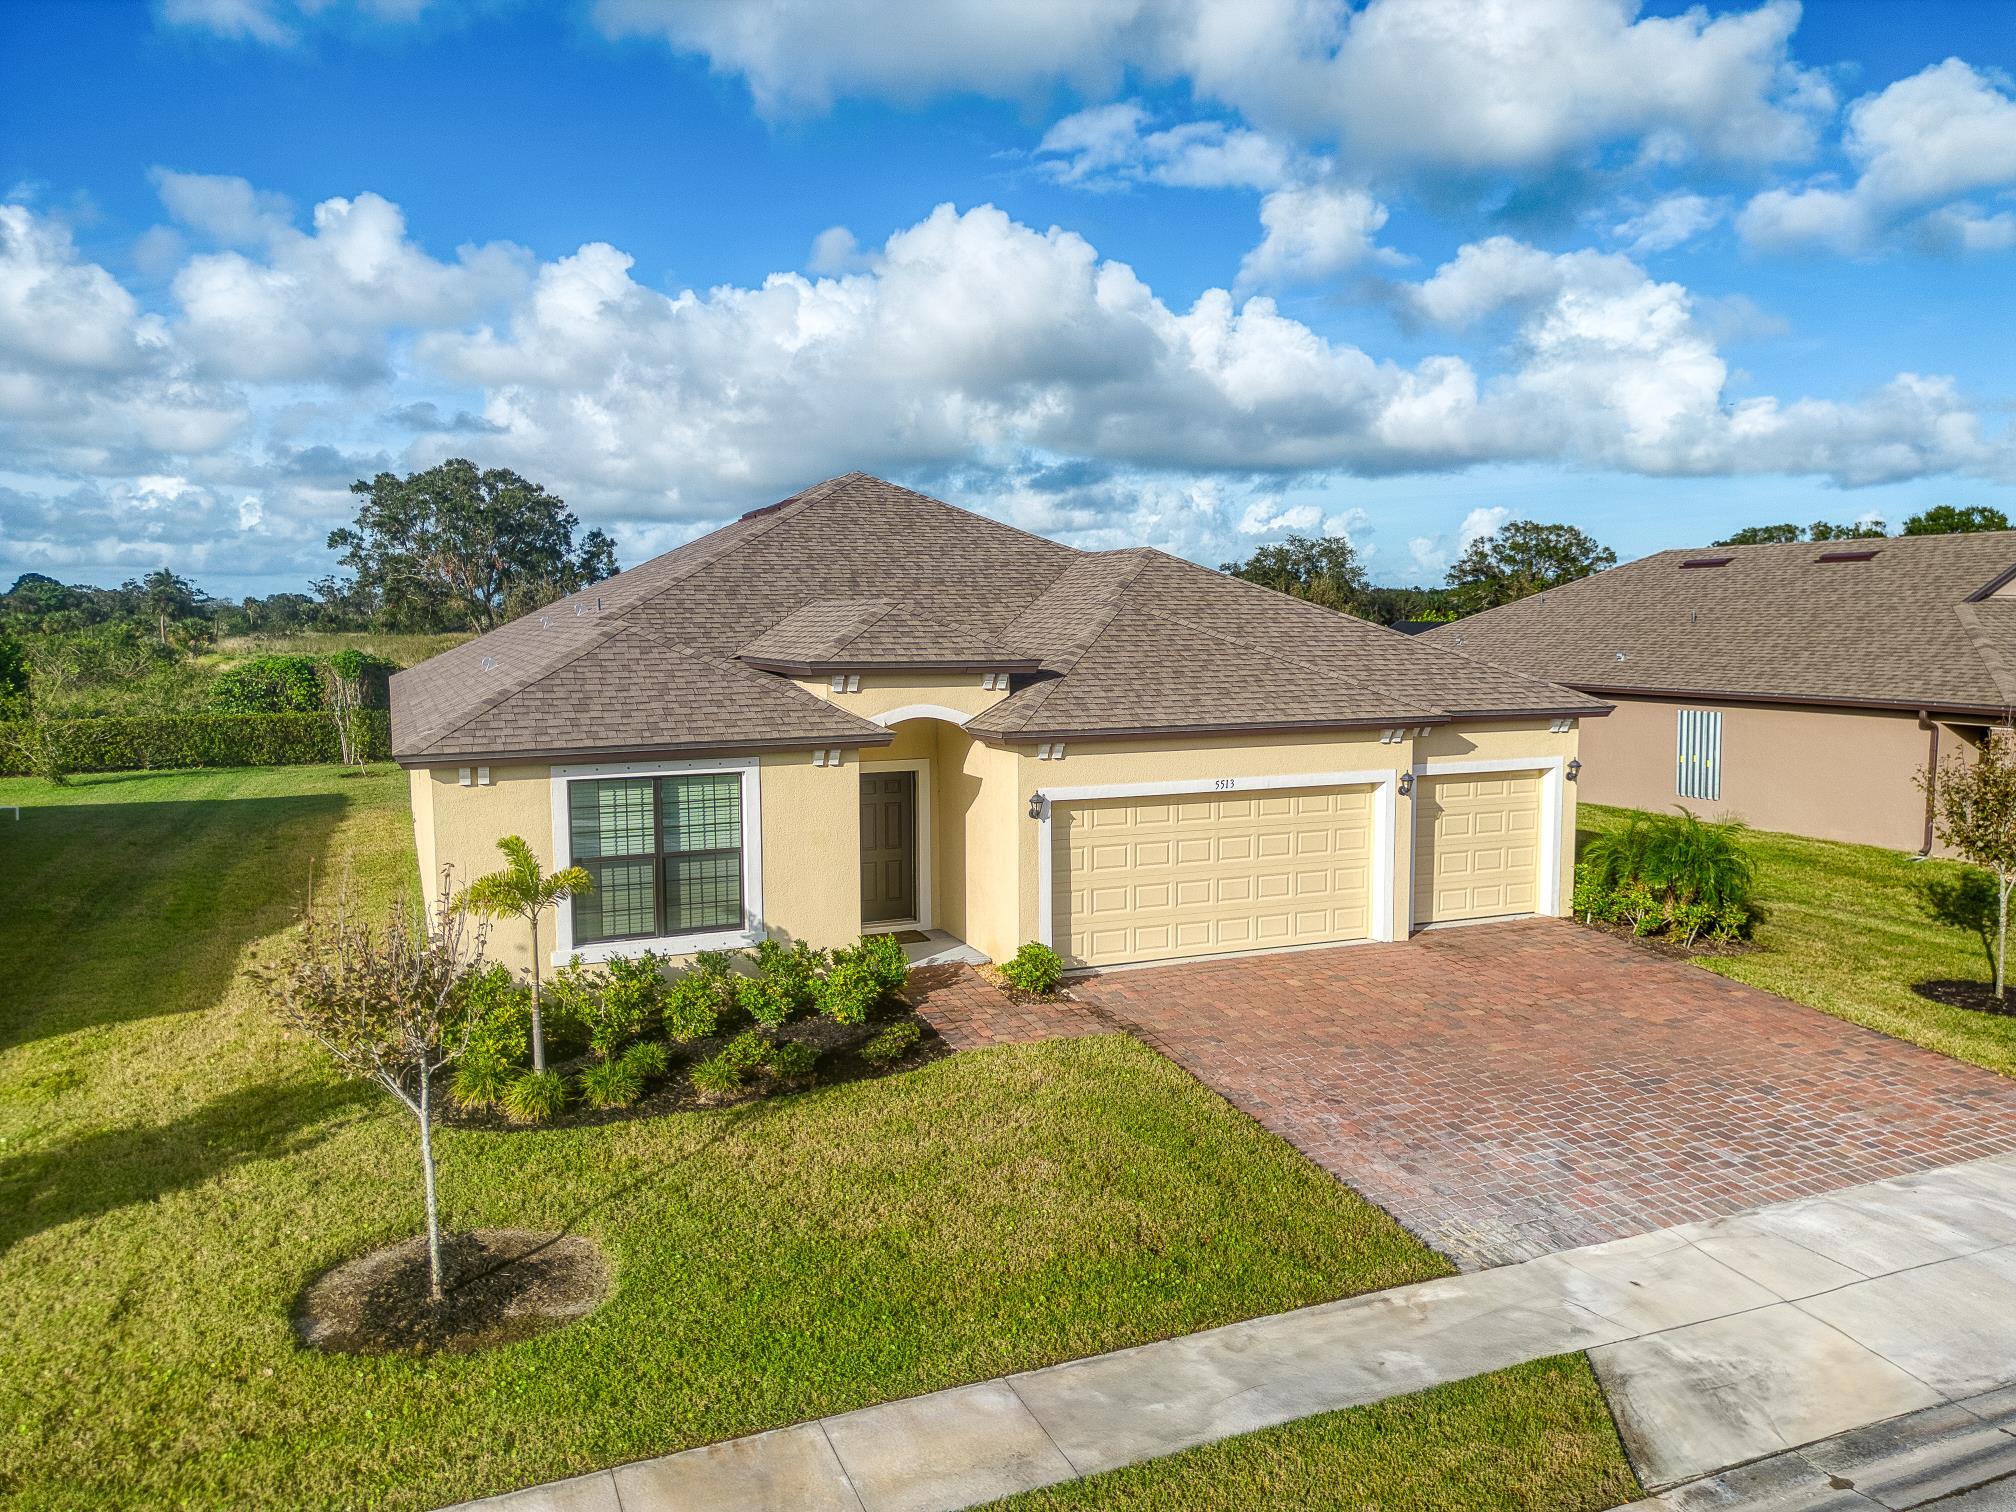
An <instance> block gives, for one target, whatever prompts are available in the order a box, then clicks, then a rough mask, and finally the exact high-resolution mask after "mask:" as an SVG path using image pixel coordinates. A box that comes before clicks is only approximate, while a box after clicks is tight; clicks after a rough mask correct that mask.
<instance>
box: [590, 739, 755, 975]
mask: <svg viewBox="0 0 2016 1512" xmlns="http://www.w3.org/2000/svg"><path fill="white" fill-rule="evenodd" d="M756 772H757V769H756V767H755V765H754V763H748V764H737V765H730V764H726V763H700V762H693V763H667V764H665V765H662V766H651V767H633V768H629V769H623V768H613V767H571V768H569V767H562V768H556V769H555V771H554V774H553V776H554V789H555V791H554V805H553V807H554V814H553V820H554V836H555V840H556V849H558V850H559V851H560V864H561V865H563V866H579V867H581V868H582V869H583V870H585V871H586V872H587V873H588V874H589V875H590V876H591V877H593V878H594V879H595V889H594V891H593V892H590V893H586V894H583V895H581V896H579V897H575V898H571V899H569V900H568V901H567V902H566V903H565V904H563V905H562V911H561V912H562V917H561V919H560V921H559V930H558V933H559V941H558V944H559V947H560V948H559V950H558V951H557V952H556V954H557V955H559V956H560V957H562V958H565V957H566V956H568V955H570V954H580V955H582V956H584V957H585V958H587V959H590V960H596V959H602V958H606V957H608V956H611V955H620V954H626V953H630V952H633V951H637V950H643V949H647V948H657V949H661V950H672V951H678V952H686V951H694V950H712V949H719V948H722V947H724V946H732V945H738V944H746V943H748V941H749V940H750V938H752V937H753V934H754V932H755V930H756V927H757V920H758V919H759V918H760V916H761V911H762V897H761V872H760V867H759V864H758V862H757V848H758V844H759V837H760V835H761V828H760V825H759V824H758V822H757V814H756V785H757V779H756Z"/></svg>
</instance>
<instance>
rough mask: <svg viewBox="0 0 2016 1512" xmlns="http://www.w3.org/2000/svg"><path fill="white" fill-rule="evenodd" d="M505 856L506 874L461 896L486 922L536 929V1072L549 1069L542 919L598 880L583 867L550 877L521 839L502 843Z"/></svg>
mask: <svg viewBox="0 0 2016 1512" xmlns="http://www.w3.org/2000/svg"><path fill="white" fill-rule="evenodd" d="M497 849H499V850H500V851H502V852H504V859H505V862H506V865H505V867H504V869H503V870H502V871H494V872H491V873H490V875H489V876H487V877H478V878H477V879H476V880H475V881H474V882H471V883H470V884H469V887H468V890H467V891H466V892H464V893H463V894H462V898H463V901H464V902H465V903H467V904H468V905H469V907H471V908H473V909H475V910H476V912H478V913H480V914H482V915H483V916H484V917H485V918H490V919H494V918H497V917H498V916H499V915H503V914H509V915H511V916H513V917H514V918H520V919H523V920H524V921H525V922H526V923H527V924H528V925H530V926H531V929H532V1069H533V1070H534V1071H535V1072H539V1071H544V1070H545V1069H546V1032H545V1027H544V1025H543V1024H542V1023H541V1022H540V1018H539V916H540V915H541V914H543V913H544V912H546V910H547V909H549V908H553V907H556V906H558V905H559V904H560V903H562V902H564V901H566V900H567V899H568V898H571V897H573V896H574V894H576V893H586V892H593V891H594V890H595V879H594V878H593V877H591V876H589V875H588V873H587V872H586V871H584V870H582V869H581V868H580V867H578V866H570V867H568V868H566V869H565V870H564V871H557V872H554V873H553V874H552V875H550V876H548V875H547V874H546V873H544V872H542V871H540V869H539V858H538V857H537V856H535V855H533V854H532V847H531V846H529V845H527V844H526V843H525V842H524V841H523V840H521V839H520V838H519V837H518V836H516V835H506V836H505V837H504V838H503V839H502V840H499V841H498V842H497Z"/></svg>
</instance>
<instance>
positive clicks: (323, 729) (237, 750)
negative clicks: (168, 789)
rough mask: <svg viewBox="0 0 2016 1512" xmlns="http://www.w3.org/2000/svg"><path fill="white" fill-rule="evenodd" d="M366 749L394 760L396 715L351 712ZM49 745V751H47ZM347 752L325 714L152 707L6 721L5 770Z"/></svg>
mask: <svg viewBox="0 0 2016 1512" xmlns="http://www.w3.org/2000/svg"><path fill="white" fill-rule="evenodd" d="M350 718H351V721H352V724H351V729H352V731H353V738H354V740H355V743H356V749H357V751H358V753H359V755H360V756H361V757H362V758H363V759H364V760H368V761H383V760H386V759H387V758H388V757H389V756H390V755H391V751H392V727H391V716H390V715H389V714H387V713H386V711H385V710H383V709H359V710H357V711H355V712H354V713H352V714H351V716H350ZM45 748H46V755H44V754H43V752H44V750H45ZM342 759H343V742H342V739H341V732H340V731H338V730H337V728H336V721H335V719H334V718H333V717H332V716H331V715H329V714H326V713H323V714H146V715H113V716H107V717H104V718H98V719H48V720H27V719H18V720H8V721H6V722H4V723H0V776H8V777H27V776H37V775H43V774H45V773H46V772H47V770H48V769H49V768H50V767H52V766H53V767H55V768H56V769H58V770H61V771H64V772H132V771H154V770H161V769H166V768H171V767H236V766H308V765H320V764H322V763H325V762H329V763H333V762H339V761H341V760H342Z"/></svg>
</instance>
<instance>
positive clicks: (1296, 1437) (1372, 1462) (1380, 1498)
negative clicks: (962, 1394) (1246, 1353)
mask: <svg viewBox="0 0 2016 1512" xmlns="http://www.w3.org/2000/svg"><path fill="white" fill-rule="evenodd" d="M1639 1494H1640V1492H1639V1488H1638V1481H1637V1478H1636V1477H1635V1476H1634V1475H1632V1473H1631V1467H1630V1465H1629V1464H1628V1463H1627V1462H1626V1461H1625V1458H1624V1450H1623V1446H1622V1445H1621V1444H1619V1443H1618V1441H1617V1430H1616V1427H1615V1426H1614V1425H1613V1424H1612V1422H1611V1421H1610V1409H1609V1407H1608V1406H1607V1405H1606V1404H1605V1403H1604V1401H1603V1393H1602V1391H1601V1389H1600V1388H1598V1386H1597V1385H1596V1377H1595V1375H1594V1374H1593V1373H1592V1372H1591V1371H1590V1369H1589V1363H1588V1361H1587V1360H1585V1359H1583V1357H1582V1356H1581V1355H1559V1356H1556V1357H1555V1358H1553V1359H1551V1360H1535V1361H1533V1362H1532V1363H1531V1364H1528V1365H1518V1366H1514V1367H1513V1368H1512V1369H1510V1370H1501V1371H1497V1372H1494V1373H1493V1374H1491V1375H1483V1376H1477V1377H1475V1378H1474V1379H1472V1380H1468V1381H1456V1382H1453V1383H1451V1384H1450V1385H1447V1386H1438V1387H1436V1388H1435V1389H1434V1390H1432V1391H1423V1392H1418V1393H1416V1394H1415V1395H1413V1396H1403V1397H1394V1398H1392V1399H1391V1400H1389V1401H1384V1402H1375V1403H1373V1404H1372V1405H1371V1406H1369V1407H1353V1408H1350V1409H1349V1410H1348V1411H1344V1412H1331V1413H1325V1414H1324V1415H1323V1416H1321V1417H1313V1418H1304V1419H1303V1420H1302V1421H1300V1422H1295V1423H1289V1424H1286V1425H1285V1426H1283V1427H1280V1428H1269V1429H1267V1430H1266V1431H1264V1432H1261V1433H1252V1434H1247V1435H1246V1436H1245V1437H1243V1438H1235V1439H1226V1440H1225V1441H1224V1442H1222V1443H1217V1444H1206V1445H1205V1446H1203V1447H1202V1448H1200V1449H1192V1450H1189V1451H1187V1452H1186V1453H1183V1454H1177V1455H1172V1456H1170V1457H1169V1458H1168V1459H1161V1460H1151V1461H1149V1462H1148V1463H1147V1464H1143V1465H1130V1466H1129V1467H1128V1468H1126V1469H1124V1470H1114V1471H1109V1472H1108V1473H1107V1474H1105V1475H1095V1476H1093V1477H1091V1478H1090V1479H1089V1480H1082V1481H1071V1482H1067V1483H1066V1484H1064V1485H1061V1486H1053V1487H1051V1488H1050V1489H1048V1490H1046V1491H1034V1492H1030V1493H1029V1494H1028V1495H1026V1496H1016V1497H1011V1498H1009V1499H1008V1500H1007V1501H1004V1502H998V1503H996V1504H995V1512H1052V1509H1055V1512H1065V1509H1069V1508H1077V1507H1088V1508H1089V1507H1097V1508H1101V1509H1104V1508H1109V1507H1116V1508H1127V1509H1130V1512H1131V1509H1140V1512H1147V1509H1154V1508H1166V1509H1168V1512H1211V1509H1220V1512H1249V1509H1252V1508H1256V1507H1296V1508H1305V1509H1315V1508H1364V1509H1367V1512H1486V1509H1493V1512H1495V1509H1502V1508H1507V1507H1535V1508H1538V1507H1545V1508H1548V1509H1550V1512H1598V1509H1601V1508H1604V1507H1614V1506H1616V1505H1618V1504H1619V1503H1620V1502H1627V1501H1632V1500H1635V1499H1636V1498H1637V1497H1638V1496H1639Z"/></svg>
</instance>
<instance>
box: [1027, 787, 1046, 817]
mask: <svg viewBox="0 0 2016 1512" xmlns="http://www.w3.org/2000/svg"><path fill="white" fill-rule="evenodd" d="M1029 817H1030V818H1031V819H1041V818H1042V817H1043V795H1042V794H1041V793H1031V794H1030V795H1029Z"/></svg>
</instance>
